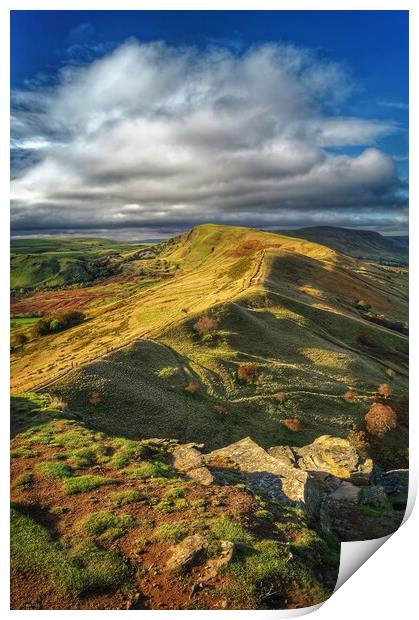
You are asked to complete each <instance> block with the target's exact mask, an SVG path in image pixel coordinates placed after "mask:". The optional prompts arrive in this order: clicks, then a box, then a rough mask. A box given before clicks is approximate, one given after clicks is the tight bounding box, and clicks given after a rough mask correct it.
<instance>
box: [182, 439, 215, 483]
mask: <svg viewBox="0 0 419 620" xmlns="http://www.w3.org/2000/svg"><path fill="white" fill-rule="evenodd" d="M173 467H174V468H175V469H176V470H177V471H180V472H183V473H186V474H187V475H188V476H189V477H190V478H192V480H195V481H196V482H198V483H199V484H202V485H204V486H208V485H210V484H212V483H213V482H214V478H213V475H212V474H211V472H210V470H209V469H208V468H207V467H206V465H205V460H204V457H203V455H202V454H201V453H200V452H199V450H197V449H196V448H195V447H194V446H193V445H187V444H185V445H179V446H176V447H175V449H174V450H173Z"/></svg>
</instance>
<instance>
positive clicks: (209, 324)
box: [193, 315, 219, 338]
mask: <svg viewBox="0 0 419 620" xmlns="http://www.w3.org/2000/svg"><path fill="white" fill-rule="evenodd" d="M218 327H219V324H218V321H217V319H216V318H214V317H212V316H207V315H205V316H201V317H200V318H199V319H198V320H197V322H196V323H195V325H194V326H193V328H194V330H195V331H196V332H197V333H198V334H199V335H200V336H201V338H205V337H213V336H215V335H216V334H217V331H218Z"/></svg>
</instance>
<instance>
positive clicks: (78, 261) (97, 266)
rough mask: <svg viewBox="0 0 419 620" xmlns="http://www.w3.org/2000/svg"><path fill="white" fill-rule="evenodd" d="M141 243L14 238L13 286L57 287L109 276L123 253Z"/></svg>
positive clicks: (11, 280) (11, 273) (23, 287)
mask: <svg viewBox="0 0 419 620" xmlns="http://www.w3.org/2000/svg"><path fill="white" fill-rule="evenodd" d="M133 249H138V245H133V244H128V243H119V242H115V241H111V240H108V239H84V238H72V239H67V238H59V237H54V238H48V239H46V238H39V239H12V241H11V267H10V286H11V289H12V290H15V289H34V288H38V289H43V288H57V287H62V286H66V285H72V284H85V283H87V282H92V281H93V280H95V279H97V278H99V277H103V276H106V275H109V274H110V273H111V272H112V268H113V267H115V266H116V265H117V263H118V261H117V260H116V259H117V257H119V256H120V255H121V253H124V252H127V251H129V250H133Z"/></svg>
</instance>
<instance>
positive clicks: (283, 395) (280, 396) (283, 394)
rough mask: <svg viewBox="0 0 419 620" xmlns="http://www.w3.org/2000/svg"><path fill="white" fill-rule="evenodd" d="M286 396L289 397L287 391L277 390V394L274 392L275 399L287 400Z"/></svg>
mask: <svg viewBox="0 0 419 620" xmlns="http://www.w3.org/2000/svg"><path fill="white" fill-rule="evenodd" d="M286 397H287V393H286V392H276V394H274V398H275V400H279V402H281V401H283V400H285V398H286Z"/></svg>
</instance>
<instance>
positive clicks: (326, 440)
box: [294, 435, 371, 478]
mask: <svg viewBox="0 0 419 620" xmlns="http://www.w3.org/2000/svg"><path fill="white" fill-rule="evenodd" d="M294 452H295V453H296V454H297V459H298V467H300V468H301V469H304V470H305V471H325V472H328V473H330V474H333V475H334V476H338V477H339V478H349V477H351V475H353V474H354V473H355V472H362V473H365V474H368V473H371V461H369V460H367V461H365V460H364V459H362V458H361V457H360V455H359V454H358V453H357V451H356V450H355V448H354V447H353V446H352V444H350V443H349V441H347V440H346V439H342V438H340V437H330V436H329V435H322V436H321V437H317V439H315V440H314V441H313V443H311V444H309V445H307V446H304V447H302V448H294Z"/></svg>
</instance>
